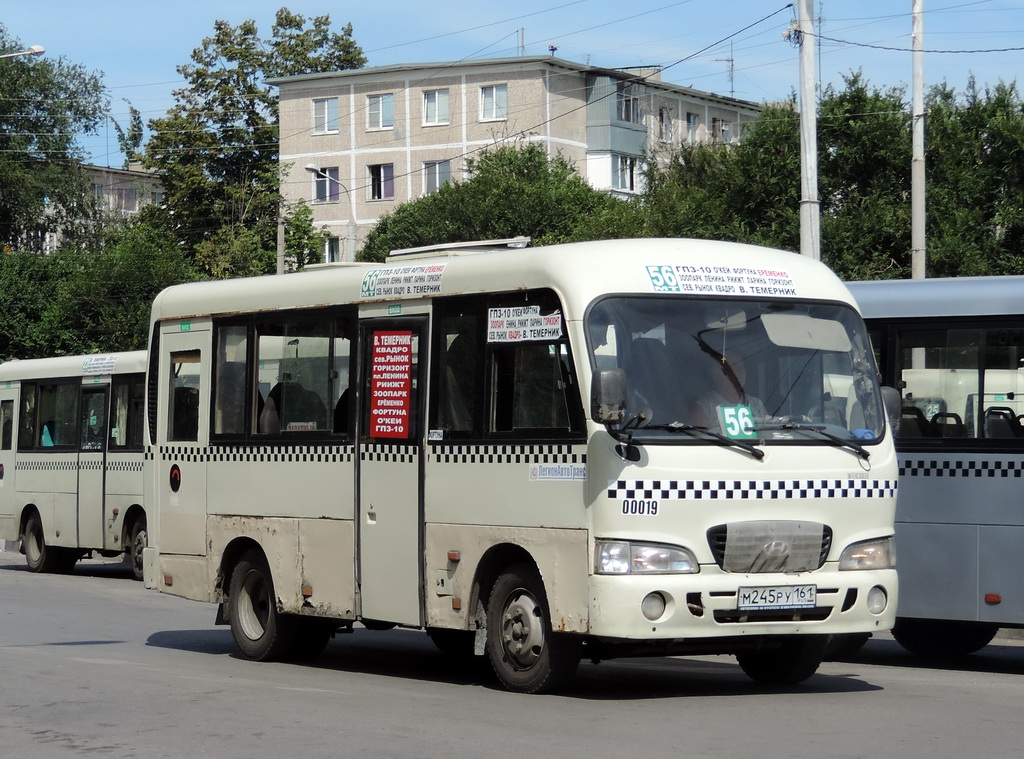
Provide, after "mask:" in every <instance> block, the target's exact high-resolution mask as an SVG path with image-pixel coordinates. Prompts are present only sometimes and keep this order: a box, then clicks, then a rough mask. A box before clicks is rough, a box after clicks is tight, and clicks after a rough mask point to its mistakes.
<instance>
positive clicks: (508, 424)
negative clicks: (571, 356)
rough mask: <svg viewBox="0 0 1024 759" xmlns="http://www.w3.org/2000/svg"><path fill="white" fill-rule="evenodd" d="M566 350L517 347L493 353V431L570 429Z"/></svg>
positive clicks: (557, 346)
mask: <svg viewBox="0 0 1024 759" xmlns="http://www.w3.org/2000/svg"><path fill="white" fill-rule="evenodd" d="M564 350H565V346H564V345H560V344H558V343H516V344H510V345H502V346H500V347H497V348H495V349H494V350H493V352H492V356H493V361H494V368H493V371H494V377H495V381H494V398H493V399H492V401H493V408H494V431H495V432H511V431H515V430H524V429H559V430H568V429H569V409H568V401H567V398H566V390H567V385H568V383H567V382H566V378H567V371H568V366H567V365H566V362H565V361H564V356H563V354H564Z"/></svg>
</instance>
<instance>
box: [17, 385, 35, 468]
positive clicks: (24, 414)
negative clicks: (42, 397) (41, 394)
mask: <svg viewBox="0 0 1024 759" xmlns="http://www.w3.org/2000/svg"><path fill="white" fill-rule="evenodd" d="M35 447H36V386H35V385H31V384H27V383H24V382H23V383H21V416H20V417H19V419H18V450H20V451H27V450H31V449H32V448H35Z"/></svg>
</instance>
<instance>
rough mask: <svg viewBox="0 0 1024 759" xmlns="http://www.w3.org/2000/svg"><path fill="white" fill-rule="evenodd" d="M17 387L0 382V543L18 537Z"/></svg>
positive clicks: (9, 383) (13, 384)
mask: <svg viewBox="0 0 1024 759" xmlns="http://www.w3.org/2000/svg"><path fill="white" fill-rule="evenodd" d="M18 389H19V386H18V385H17V384H15V383H14V382H4V383H0V543H2V542H3V540H5V539H6V540H15V539H16V538H17V537H18V524H17V517H16V516H15V514H14V505H15V497H14V487H15V486H14V455H15V454H14V449H15V446H16V445H17V442H18V436H17V434H16V433H17V429H18V428H17V427H16V426H15V424H14V415H15V411H16V407H17V405H18ZM0 547H2V546H0Z"/></svg>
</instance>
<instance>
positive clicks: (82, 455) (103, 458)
mask: <svg viewBox="0 0 1024 759" xmlns="http://www.w3.org/2000/svg"><path fill="white" fill-rule="evenodd" d="M107 390H108V386H107V385H97V386H94V387H90V386H88V385H86V386H83V388H82V399H81V403H80V404H79V406H78V409H79V413H80V415H81V417H80V420H79V428H78V545H80V546H83V547H88V548H111V549H114V548H116V549H117V550H120V549H121V546H107V545H104V543H103V538H104V535H105V534H106V530H104V529H103V520H104V517H105V515H104V499H103V492H104V490H105V479H106V478H105V472H106V469H107V466H106V464H107V407H108V399H107V396H108V392H107Z"/></svg>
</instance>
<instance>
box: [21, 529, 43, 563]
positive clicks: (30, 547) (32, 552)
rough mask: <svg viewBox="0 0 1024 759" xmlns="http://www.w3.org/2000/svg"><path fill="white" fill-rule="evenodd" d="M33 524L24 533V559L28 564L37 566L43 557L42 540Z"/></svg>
mask: <svg viewBox="0 0 1024 759" xmlns="http://www.w3.org/2000/svg"><path fill="white" fill-rule="evenodd" d="M39 533H40V530H39V529H38V527H37V525H36V523H35V522H33V523H32V524H30V525H29V527H28V531H27V532H26V533H25V558H26V559H27V560H28V562H29V563H30V564H37V563H38V562H39V560H40V558H41V557H42V555H43V538H42V535H40V534H39Z"/></svg>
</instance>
